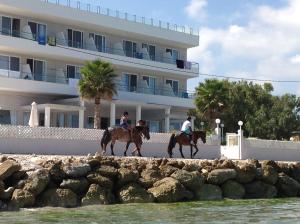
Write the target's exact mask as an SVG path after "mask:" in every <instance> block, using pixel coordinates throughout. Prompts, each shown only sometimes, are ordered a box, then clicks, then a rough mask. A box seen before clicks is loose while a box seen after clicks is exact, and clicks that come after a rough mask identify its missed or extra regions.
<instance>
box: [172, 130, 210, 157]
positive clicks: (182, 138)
mask: <svg viewBox="0 0 300 224" xmlns="http://www.w3.org/2000/svg"><path fill="white" fill-rule="evenodd" d="M199 138H201V140H202V142H203V143H204V144H205V143H206V132H205V131H194V132H193V135H192V143H193V144H191V141H190V138H189V137H188V136H187V135H186V134H184V133H179V134H172V136H171V138H170V142H169V146H168V154H169V156H170V158H172V156H173V149H174V147H175V146H176V144H177V143H178V144H179V151H180V154H181V157H182V158H184V155H183V153H182V146H190V147H191V159H193V158H194V157H195V155H196V154H197V153H198V151H199V149H198V146H197V143H198V139H199ZM194 147H195V149H196V152H195V153H193V148H194Z"/></svg>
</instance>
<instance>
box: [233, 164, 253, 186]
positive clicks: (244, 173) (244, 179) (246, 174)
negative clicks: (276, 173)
mask: <svg viewBox="0 0 300 224" xmlns="http://www.w3.org/2000/svg"><path fill="white" fill-rule="evenodd" d="M235 170H236V173H237V175H236V181H237V182H239V183H241V184H246V183H250V182H252V181H253V180H254V178H255V176H256V167H255V166H254V165H253V164H249V163H245V164H242V165H241V166H237V167H236V168H235Z"/></svg>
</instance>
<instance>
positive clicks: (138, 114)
mask: <svg viewBox="0 0 300 224" xmlns="http://www.w3.org/2000/svg"><path fill="white" fill-rule="evenodd" d="M135 116H136V118H135V120H136V122H138V121H139V120H142V106H141V105H137V106H136V113H135Z"/></svg>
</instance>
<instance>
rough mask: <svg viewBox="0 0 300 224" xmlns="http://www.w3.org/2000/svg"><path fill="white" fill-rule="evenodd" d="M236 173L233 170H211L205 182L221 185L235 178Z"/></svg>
mask: <svg viewBox="0 0 300 224" xmlns="http://www.w3.org/2000/svg"><path fill="white" fill-rule="evenodd" d="M236 175H237V173H236V171H235V170H234V169H220V170H213V171H211V172H210V173H209V174H208V177H207V182H208V183H210V184H215V185H221V184H223V183H224V182H226V181H227V180H231V179H235V178H236Z"/></svg>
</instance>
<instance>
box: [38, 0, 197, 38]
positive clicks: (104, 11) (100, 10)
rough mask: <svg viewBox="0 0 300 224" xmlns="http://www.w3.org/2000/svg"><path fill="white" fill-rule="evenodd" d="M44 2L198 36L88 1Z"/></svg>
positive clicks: (186, 29) (166, 24)
mask: <svg viewBox="0 0 300 224" xmlns="http://www.w3.org/2000/svg"><path fill="white" fill-rule="evenodd" d="M40 1H43V2H46V3H51V4H56V5H61V6H66V7H70V8H74V9H78V10H83V11H86V12H91V13H97V14H101V15H105V16H110V17H114V18H118V19H123V20H126V21H131V22H136V23H141V24H145V25H149V26H154V27H158V28H161V29H167V30H172V31H175V32H181V33H186V34H190V35H194V36H199V30H196V29H193V28H191V27H187V26H179V25H177V24H171V23H169V22H164V21H161V20H154V19H153V18H150V19H149V18H146V17H143V16H137V15H131V14H129V13H127V12H122V11H119V10H112V9H109V8H104V7H101V6H99V5H92V4H90V3H84V2H81V1H77V0H40Z"/></svg>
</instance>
